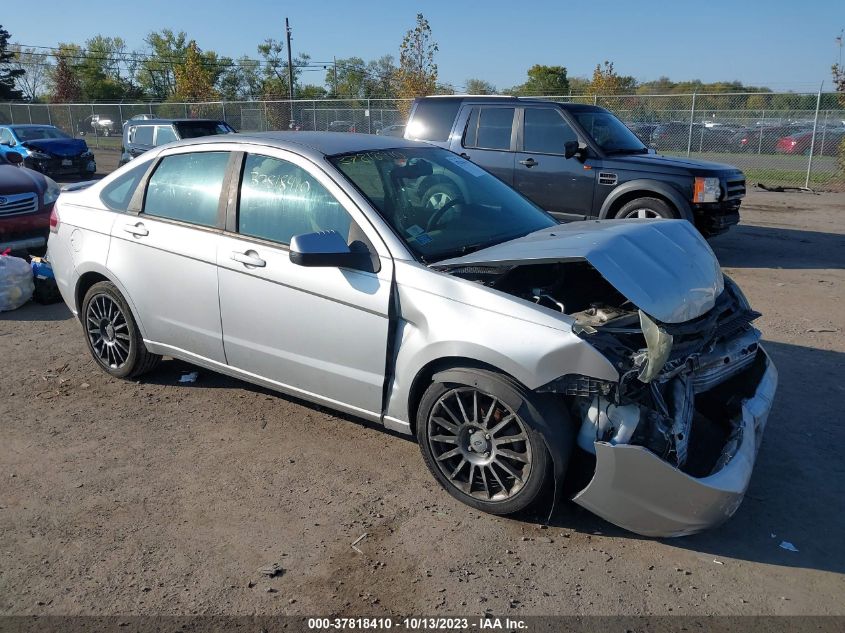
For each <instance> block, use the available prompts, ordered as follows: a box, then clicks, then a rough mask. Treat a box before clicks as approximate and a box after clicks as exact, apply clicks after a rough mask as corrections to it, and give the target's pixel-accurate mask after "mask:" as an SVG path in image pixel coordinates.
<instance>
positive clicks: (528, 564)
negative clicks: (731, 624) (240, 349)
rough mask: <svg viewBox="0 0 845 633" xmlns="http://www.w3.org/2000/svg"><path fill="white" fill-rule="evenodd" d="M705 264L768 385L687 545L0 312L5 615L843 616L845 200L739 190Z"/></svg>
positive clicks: (305, 408) (330, 417)
mask: <svg viewBox="0 0 845 633" xmlns="http://www.w3.org/2000/svg"><path fill="white" fill-rule="evenodd" d="M713 246H714V249H715V250H716V252H717V254H718V256H719V258H720V260H721V262H722V264H723V265H724V266H725V268H726V270H727V271H728V272H729V274H731V275H733V276H734V277H735V278H736V279H737V280H738V281H739V283H740V284H741V286H742V287H743V288H744V290H745V291H746V293H747V294H748V296H749V297H750V299H751V302H752V304H753V305H754V306H755V307H756V308H757V309H758V310H760V311H761V312H763V314H764V316H763V317H762V318H761V319H760V320H759V322H758V323H759V326H760V327H761V328H762V330H763V332H764V335H765V338H766V340H767V341H768V344H767V347H768V349H769V351H770V352H771V354H772V356H773V357H774V360H775V362H776V364H777V366H778V368H779V370H780V379H781V384H780V391H779V393H778V397H777V401H776V403H775V410H774V413H773V416H772V418H771V419H770V423H769V427H768V430H767V434H766V437H765V439H764V442H763V446H762V449H761V452H760V457H759V462H758V464H757V468H756V471H755V474H754V478H753V480H752V482H751V487H750V489H749V492H748V495H747V497H746V499H745V502H744V504H743V505H742V507H741V508H740V509H739V511H738V513H737V514H736V516H735V517H734V518H733V519H732V520H731V521H729V522H728V523H727V524H725V525H724V526H722V527H720V528H718V529H715V530H712V531H710V532H708V533H705V534H702V535H698V536H694V537H687V538H681V539H666V540H660V539H647V538H640V537H637V536H635V535H632V534H629V533H626V532H624V531H622V530H620V529H617V528H615V527H613V526H611V525H609V524H607V523H605V522H603V521H602V520H600V519H598V518H596V517H594V516H592V515H591V514H589V513H588V512H586V511H583V510H581V509H579V508H578V507H576V506H574V505H572V504H566V505H564V506H563V507H560V508H559V509H558V510H557V511H556V512H555V514H554V516H553V517H552V521H551V524H550V525H549V526H544V525H542V520H540V519H538V518H537V517H534V516H523V517H520V518H516V519H502V518H495V517H492V516H487V515H482V514H479V513H478V512H475V511H473V510H471V509H469V508H468V507H466V506H463V505H461V504H460V503H458V502H457V501H454V500H453V499H452V498H451V497H449V496H448V495H447V494H446V493H445V492H444V491H442V490H440V489H439V488H438V486H437V485H436V484H435V483H434V481H433V479H432V478H431V477H430V476H429V473H428V472H427V471H426V469H425V467H424V465H423V463H422V461H421V458H420V455H419V453H418V450H417V447H416V445H415V444H414V443H413V442H411V441H409V440H408V439H405V438H403V437H399V436H393V435H390V434H387V433H384V432H382V431H380V430H379V429H377V428H374V427H372V426H368V425H366V424H364V423H361V422H359V421H356V420H353V419H348V418H345V417H342V416H338V415H334V414H332V413H331V412H328V411H325V410H321V409H319V408H317V407H314V406H311V405H308V404H304V403H302V402H298V401H295V400H292V399H289V398H285V397H282V396H279V395H275V394H272V393H270V392H267V391H265V390H262V389H259V388H255V387H251V386H249V385H247V384H244V383H241V382H238V381H236V380H231V379H228V378H225V377H222V376H218V375H214V374H211V373H209V372H207V371H204V370H200V376H199V380H198V381H197V382H196V383H193V384H180V383H179V377H180V375H181V374H182V372H183V371H185V370H187V369H190V368H189V366H187V365H185V364H183V363H181V362H176V361H167V362H165V363H164V364H163V366H162V367H161V368H160V369H159V370H158V371H156V372H155V373H153V374H152V375H150V376H148V377H145V378H144V380H142V381H141V382H121V381H117V380H113V379H111V378H109V377H108V376H106V375H105V374H104V373H102V372H100V371H98V370H97V369H96V368H95V366H94V363H93V361H92V360H91V359H90V358H89V357H88V354H87V352H86V349H85V346H84V343H83V339H82V335H81V330H80V326H79V324H78V322H76V321H75V320H73V319H72V318H71V316H70V314H69V312H68V311H67V309H66V308H65V307H64V306H63V305H54V306H50V307H42V306H38V305H32V304H31V305H28V306H26V307H24V308H22V309H20V310H18V311H15V312H12V313H6V314H3V315H0V358H2V360H3V362H2V365H0V420H2V441H0V481H2V485H0V613H3V614H36V613H37V614H160V613H164V614H193V613H200V614H253V613H260V614H282V613H290V614H310V615H314V614H320V615H327V614H330V613H331V614H333V613H346V614H387V613H392V614H405V615H409V614H417V615H419V614H427V615H438V614H482V613H484V612H485V611H490V612H493V613H496V614H520V615H528V614H627V615H636V614H644V613H649V614H697V615H703V614H845V602H843V600H842V596H843V595H845V539H843V534H845V519H843V508H845V491H843V490H844V489H843V485H842V482H843V481H845V468H843V460H842V446H843V445H845V427H843V425H842V423H841V422H842V413H841V406H842V402H843V394H845V388H843V380H842V379H843V375H845V372H843V369H845V362H843V361H844V360H845V338H843V335H842V332H843V329H845V311H843V309H842V306H843V287H845V273H844V272H843V269H845V195H824V196H815V195H809V194H775V193H753V194H751V195H749V197H748V200H747V202H746V204H745V207H744V214H743V224H742V226H740V227H739V228H737V229H736V230H733V231H732V232H731V233H730V234H728V235H726V236H723V237H720V238H718V239H716V240H714V242H713ZM363 534H366V535H367V536H366V537H365V538H364V539H363V540H361V541H360V542H358V544H357V547H358V548H359V549H360V550H361V551H362V552H363V553H357V552H356V551H355V550H354V549H353V548H352V547H351V546H350V544H351V543H352V542H353V541H355V540H356V539H358V538H359V537H360V536H361V535H363ZM782 541H789V542H790V543H792V544H794V546H795V547H796V548H797V549H798V550H799V551H798V552H791V551H786V550H784V549H782V548H780V547H779V544H780V543H781V542H782ZM272 563H277V564H279V565H281V567H282V568H283V569H284V572H283V573H281V574H279V575H277V577H274V578H268V577H267V576H264V575H262V574H261V573H260V572H259V569H260V568H262V567H264V566H266V565H268V564H272Z"/></svg>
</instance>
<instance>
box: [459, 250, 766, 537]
mask: <svg viewBox="0 0 845 633" xmlns="http://www.w3.org/2000/svg"><path fill="white" fill-rule="evenodd" d="M449 272H451V273H452V274H456V275H459V276H463V277H465V278H470V279H473V280H475V281H478V282H480V283H484V284H485V285H488V286H490V287H493V288H496V289H497V290H501V291H504V292H507V293H509V294H512V295H515V296H518V297H521V298H523V299H525V300H528V301H532V302H534V303H536V304H538V305H541V306H544V307H546V308H549V309H552V310H556V311H560V312H562V313H564V314H566V315H568V316H569V317H570V318H571V319H573V320H574V323H573V326H572V330H573V332H574V333H575V334H576V335H577V336H579V337H580V338H582V339H583V340H585V341H587V342H589V343H590V344H591V345H592V346H593V347H595V348H596V349H597V350H598V351H600V352H601V353H602V354H603V355H604V356H605V357H606V358H607V359H608V360H610V362H611V363H612V364H613V365H614V367H616V369H617V371H618V373H619V379H618V381H616V382H612V381H604V380H597V379H594V378H591V377H589V376H584V375H580V374H575V373H573V374H567V375H564V376H562V377H561V378H559V379H557V380H555V381H552V382H551V383H549V384H546V385H544V386H543V387H540V388H539V389H538V391H541V392H553V393H558V394H561V395H563V396H564V397H565V401H566V402H567V406H568V407H569V409H570V414H571V417H572V419H573V420H576V421H578V423H579V424H580V428H579V430H578V435H577V445H578V447H579V448H580V449H582V450H583V453H580V455H579V456H577V457H578V458H579V459H574V460H573V461H574V462H580V463H582V464H583V463H586V464H588V466H586V469H587V471H588V472H587V473H586V474H587V476H590V475H591V478H590V480H589V483H587V484H586V485H585V487H583V489H581V490H580V492H577V494H575V496H574V501H575V502H576V503H578V504H580V505H582V506H584V507H585V508H587V509H589V510H591V511H592V512H594V513H595V514H597V515H599V516H601V517H602V518H605V519H607V520H608V521H610V522H612V523H615V524H616V525H619V526H621V527H623V528H626V529H629V530H631V531H633V532H637V533H639V534H643V535H646V536H680V535H684V534H692V533H695V532H698V531H701V530H703V529H706V528H708V527H711V526H714V525H717V524H719V523H721V522H722V521H724V520H726V519H727V518H729V517H730V516H731V515H732V514H733V513H734V512H735V511H736V509H737V508H738V507H739V504H740V503H741V501H742V498H743V495H744V493H745V490H746V488H747V486H748V482H749V480H750V477H751V471H752V469H753V464H754V461H755V458H756V453H757V449H758V448H759V445H760V441H761V438H762V433H763V430H764V427H765V424H766V419H767V416H768V413H769V410H770V408H771V404H772V400H773V398H774V393H775V389H776V386H777V372H776V370H775V368H774V366H773V365H772V363H771V361H770V360H769V358H768V356H767V355H766V353H765V351H764V350H763V349H762V348H761V346H760V332H759V331H758V330H757V329H755V328H754V327H753V325H752V322H753V321H754V320H755V319H756V318H757V317H759V316H760V315H759V314H758V313H757V312H754V311H753V310H751V308H750V307H749V305H748V302H747V300H746V299H745V297H744V296H743V294H742V292H741V291H740V290H739V288H737V286H736V285H735V284H734V283H733V282H732V281H731V280H730V279H728V278H724V280H722V279H721V278H720V279H719V285H720V286H721V285H722V284H724V290H723V291H722V288H719V289H718V290H719V291H720V292H718V294H716V293H713V294H714V295H715V298H714V299H713V300H712V302H711V304H710V305H708V306H704V307H702V308H701V309H699V310H698V314H697V315H696V316H694V318H691V319H687V320H683V321H681V322H673V323H669V322H664V321H660V320H658V319H657V318H655V317H654V316H652V315H651V314H649V313H648V312H646V311H645V310H644V309H641V308H640V307H638V306H637V305H635V304H634V303H633V302H632V301H630V300H629V299H628V298H627V297H626V296H625V295H623V294H622V293H621V292H620V291H619V290H617V288H616V287H615V286H614V285H612V284H611V283H610V282H609V281H608V280H607V279H606V277H605V275H604V274H602V273H601V272H599V271H598V270H597V269H596V268H595V267H593V265H592V263H591V262H589V261H583V260H582V261H580V262H579V261H565V262H560V261H559V262H544V263H538V264H529V265H512V266H501V265H499V266H495V267H487V266H483V265H474V266H462V267H454V268H452V269H451V270H450V271H449ZM661 298H663V297H661ZM590 470H592V473H590V472H589V471H590ZM569 476H570V477H573V478H574V477H577V476H578V473H577V472H572V470H571V471H570V474H569Z"/></svg>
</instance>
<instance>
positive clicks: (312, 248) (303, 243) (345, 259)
mask: <svg viewBox="0 0 845 633" xmlns="http://www.w3.org/2000/svg"><path fill="white" fill-rule="evenodd" d="M290 261H291V263H293V264H296V265H297V266H313V267H320V268H353V269H355V270H372V261H371V258H370V254H369V253H367V252H365V251H352V250H350V248H349V246H347V244H346V240H344V239H343V238H342V237H341V236H340V234H339V233H337V232H336V231H320V232H319V233H303V234H302V235H294V236H293V238H292V239H291V241H290Z"/></svg>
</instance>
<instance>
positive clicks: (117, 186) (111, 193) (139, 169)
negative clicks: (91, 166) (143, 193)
mask: <svg viewBox="0 0 845 633" xmlns="http://www.w3.org/2000/svg"><path fill="white" fill-rule="evenodd" d="M149 166H150V164H149V163H148V162H146V161H144V162H143V163H141V164H139V165H135V166H134V167H132V168H131V169H129V170H128V171H126V172H125V173H123V174H121V175H120V176H118V177H117V178H115V179H114V180H112V181H111V182H110V183H109V184H107V185H106V186H105V187H103V190H102V191H101V192H100V200H102V201H103V204H105V205H106V206H107V207H108V208H109V209H111V210H112V211H126V209H128V208H129V202H130V201H131V200H132V194H134V193H135V188H136V187H137V186H138V184H139V183H140V182H141V179H142V178H143V177H144V174H145V173H147V169H148V168H149Z"/></svg>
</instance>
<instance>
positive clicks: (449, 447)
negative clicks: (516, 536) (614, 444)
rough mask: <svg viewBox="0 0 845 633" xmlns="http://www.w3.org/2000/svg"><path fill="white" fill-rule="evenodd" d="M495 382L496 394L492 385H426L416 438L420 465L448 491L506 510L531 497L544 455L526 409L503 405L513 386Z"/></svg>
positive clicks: (542, 475) (540, 479)
mask: <svg viewBox="0 0 845 633" xmlns="http://www.w3.org/2000/svg"><path fill="white" fill-rule="evenodd" d="M493 376H494V377H495V375H493ZM496 378H497V377H496ZM497 382H498V380H497V381H495V382H493V383H492V384H493V386H494V387H498V385H497ZM501 386H502V388H503V389H502V390H501V392H500V393H498V394H497V393H495V392H496V391H500V390H499V389H497V388H494V389H492V390H491V391H493V392H494V393H490V392H488V391H486V390H482V389H480V388H479V387H476V386H468V385H458V384H442V383H434V384H432V385H431V386H430V387H429V389H428V390H427V391H426V393H425V394H424V395H423V398H422V400H421V402H420V409H419V412H418V416H417V439H418V440H419V443H420V448H421V450H422V453H423V457H424V459H425V461H426V465H427V466H428V467H429V469H430V470H431V472H432V474H434V476H435V478H436V479H437V480H438V481H439V482H440V484H441V485H442V486H443V487H444V488H446V490H447V491H448V492H449V493H450V494H451V495H452V496H454V497H456V498H457V499H459V500H460V501H463V502H464V503H466V504H468V505H470V506H473V507H475V508H478V509H479V510H483V511H485V512H490V513H493V514H511V513H513V512H518V511H520V510H522V509H524V508H525V507H527V506H528V505H530V504H531V503H532V502H533V501H534V500H535V499H536V498H537V496H538V494H539V493H540V491H541V490H542V488H543V486H544V484H545V481H546V479H547V476H548V474H549V470H550V469H549V464H550V458H549V454H548V450H547V448H546V445H545V442H544V441H543V438H542V436H541V435H540V433H539V432H538V431H536V430H535V429H534V427H533V426H532V424H531V423H530V422H529V421H528V420H527V419H526V418H525V417H523V416H524V415H525V413H526V412H527V411H528V410H529V408H528V407H524V406H519V407H516V410H515V409H514V408H513V407H512V406H511V405H508V404H506V402H505V401H504V400H508V401H510V402H513V401H514V399H513V397H512V394H513V393H514V389H513V386H512V385H511V384H510V383H507V382H505V381H501ZM503 398H504V399H503Z"/></svg>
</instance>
